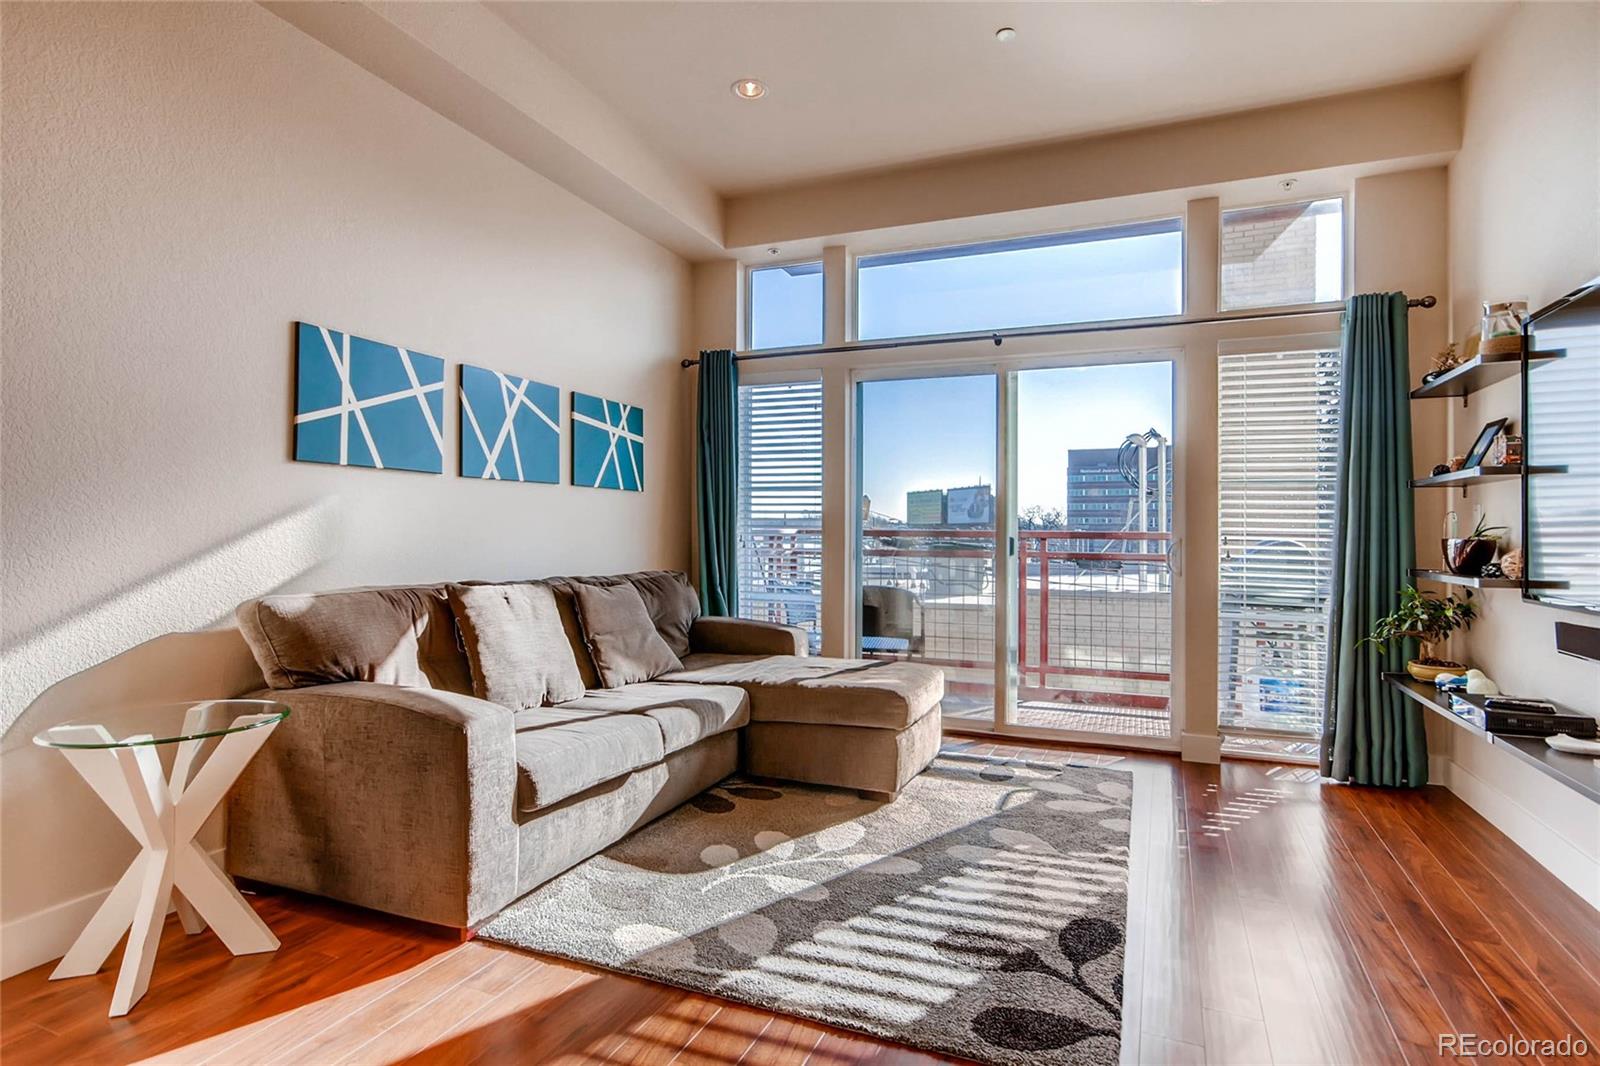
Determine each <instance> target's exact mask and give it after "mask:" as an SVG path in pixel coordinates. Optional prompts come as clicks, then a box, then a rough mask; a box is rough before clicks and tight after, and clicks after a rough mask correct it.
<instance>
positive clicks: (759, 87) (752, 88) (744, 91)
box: [733, 78, 767, 100]
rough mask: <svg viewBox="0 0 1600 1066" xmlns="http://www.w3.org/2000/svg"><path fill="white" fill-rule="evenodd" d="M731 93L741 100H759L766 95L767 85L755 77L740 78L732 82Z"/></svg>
mask: <svg viewBox="0 0 1600 1066" xmlns="http://www.w3.org/2000/svg"><path fill="white" fill-rule="evenodd" d="M733 95H735V96H737V97H738V98H739V99H741V100H759V99H761V98H762V97H763V96H765V95H767V87H766V86H765V85H763V84H761V82H759V81H757V80H756V79H755V78H740V79H739V80H738V81H736V82H734V83H733Z"/></svg>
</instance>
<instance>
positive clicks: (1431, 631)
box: [1366, 534, 1478, 665]
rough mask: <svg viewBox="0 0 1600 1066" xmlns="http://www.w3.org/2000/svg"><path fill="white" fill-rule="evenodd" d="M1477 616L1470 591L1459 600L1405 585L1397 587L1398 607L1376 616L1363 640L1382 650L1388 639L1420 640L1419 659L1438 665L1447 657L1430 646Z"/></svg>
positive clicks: (1466, 624) (1442, 640)
mask: <svg viewBox="0 0 1600 1066" xmlns="http://www.w3.org/2000/svg"><path fill="white" fill-rule="evenodd" d="M1474 535H1476V534H1474ZM1477 617H1478V605H1477V604H1475V603H1473V602H1472V594H1471V593H1468V594H1467V595H1466V597H1464V598H1460V599H1458V598H1456V597H1455V596H1438V595H1436V594H1434V593H1432V592H1419V591H1417V589H1416V588H1415V587H1413V586H1411V585H1407V586H1405V587H1404V588H1402V589H1401V590H1400V606H1398V607H1396V608H1395V609H1394V610H1393V611H1392V612H1390V613H1389V614H1387V615H1384V616H1383V617H1382V618H1380V619H1378V621H1377V623H1376V624H1375V625H1374V626H1373V627H1372V635H1371V636H1369V637H1367V638H1366V641H1367V642H1371V643H1372V644H1373V645H1375V646H1376V647H1378V648H1379V649H1382V648H1383V647H1384V646H1385V645H1387V644H1388V643H1389V642H1390V641H1391V640H1404V639H1406V638H1408V637H1410V638H1415V639H1416V640H1418V641H1421V643H1422V662H1423V663H1424V664H1428V665H1439V664H1443V663H1447V662H1449V661H1450V660H1448V659H1438V658H1435V657H1434V656H1433V654H1432V647H1433V646H1434V645H1436V644H1442V643H1443V642H1444V641H1445V640H1446V639H1448V638H1449V636H1450V634H1451V633H1454V632H1455V631H1456V630H1458V629H1471V628H1472V622H1473V620H1474V619H1475V618H1477Z"/></svg>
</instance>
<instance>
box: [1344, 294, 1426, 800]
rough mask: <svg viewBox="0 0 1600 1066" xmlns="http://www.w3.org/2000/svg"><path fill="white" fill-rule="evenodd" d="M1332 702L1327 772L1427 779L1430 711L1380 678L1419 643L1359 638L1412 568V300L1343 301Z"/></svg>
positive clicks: (1353, 778)
mask: <svg viewBox="0 0 1600 1066" xmlns="http://www.w3.org/2000/svg"><path fill="white" fill-rule="evenodd" d="M1341 346H1342V348H1343V352H1342V355H1343V363H1344V392H1343V401H1342V403H1341V407H1340V410H1341V416H1342V417H1341V420H1340V425H1341V429H1340V470H1341V471H1342V473H1343V478H1342V481H1341V484H1340V486H1339V514H1338V521H1337V523H1336V530H1337V533H1336V538H1337V539H1336V541H1335V553H1336V554H1335V565H1334V579H1333V604H1334V609H1333V624H1332V630H1331V634H1332V640H1331V641H1330V644H1331V650H1330V655H1329V669H1328V680H1329V706H1328V709H1327V714H1326V716H1325V719H1324V721H1325V725H1324V731H1323V738H1322V773H1323V774H1324V776H1327V777H1332V778H1335V779H1337V780H1340V781H1350V782H1354V783H1355V784H1358V785H1387V786H1390V787H1401V786H1404V787H1409V788H1416V787H1418V786H1421V785H1425V784H1427V782H1428V741H1427V737H1426V735H1425V734H1424V733H1423V728H1422V710H1421V708H1420V707H1418V706H1417V705H1416V704H1415V703H1413V702H1412V701H1410V700H1408V699H1406V698H1405V697H1404V696H1402V695H1401V694H1400V693H1399V692H1396V691H1395V690H1394V689H1393V688H1392V687H1391V686H1389V685H1386V684H1384V682H1383V679H1382V677H1381V676H1380V675H1381V674H1383V673H1384V672H1385V671H1398V670H1404V669H1405V663H1406V659H1407V658H1409V653H1410V651H1411V648H1412V646H1413V645H1414V642H1413V641H1400V642H1395V643H1391V644H1389V645H1388V646H1387V650H1385V651H1379V650H1378V649H1377V648H1376V647H1374V646H1373V645H1372V644H1370V643H1362V639H1363V638H1364V637H1366V635H1367V634H1368V633H1371V632H1372V627H1373V624H1374V623H1375V622H1376V621H1377V620H1378V619H1379V618H1381V617H1382V616H1383V615H1386V614H1388V613H1389V612H1390V611H1392V610H1393V609H1394V607H1395V605H1396V603H1397V602H1398V600H1399V591H1400V588H1401V586H1403V585H1406V584H1408V583H1409V582H1410V581H1411V568H1412V567H1413V566H1414V565H1416V550H1415V547H1414V543H1415V542H1414V540H1413V518H1412V506H1411V488H1410V479H1411V407H1410V399H1409V397H1408V396H1407V392H1408V390H1409V386H1410V378H1411V374H1410V360H1409V347H1408V344H1407V339H1406V298H1405V294H1404V293H1398V292H1391V293H1383V294H1378V295H1368V296H1355V297H1352V298H1351V299H1350V300H1349V302H1348V303H1346V305H1345V312H1344V331H1343V337H1342V345H1341Z"/></svg>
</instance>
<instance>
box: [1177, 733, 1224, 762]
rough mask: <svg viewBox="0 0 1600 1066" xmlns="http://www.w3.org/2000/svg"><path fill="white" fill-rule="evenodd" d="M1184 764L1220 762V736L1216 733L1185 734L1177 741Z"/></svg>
mask: <svg viewBox="0 0 1600 1066" xmlns="http://www.w3.org/2000/svg"><path fill="white" fill-rule="evenodd" d="M1178 751H1179V754H1181V755H1182V757H1183V761H1184V762H1204V763H1211V764H1212V765H1216V764H1218V763H1220V762H1222V736H1221V735H1220V734H1218V733H1185V734H1183V736H1182V738H1180V740H1179V747H1178Z"/></svg>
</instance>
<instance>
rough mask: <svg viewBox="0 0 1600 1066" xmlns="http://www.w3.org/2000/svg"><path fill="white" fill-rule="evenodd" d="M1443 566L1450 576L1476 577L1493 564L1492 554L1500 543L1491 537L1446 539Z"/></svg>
mask: <svg viewBox="0 0 1600 1066" xmlns="http://www.w3.org/2000/svg"><path fill="white" fill-rule="evenodd" d="M1442 543H1443V544H1444V566H1445V569H1446V570H1448V571H1450V572H1451V573H1452V574H1459V575H1460V576H1462V577H1477V576H1478V575H1479V574H1481V573H1483V568H1484V567H1485V566H1488V565H1489V564H1490V563H1492V562H1494V553H1495V551H1496V550H1498V549H1499V547H1500V542H1499V541H1498V540H1496V539H1495V538H1493V537H1446V538H1445V539H1444V541H1443V542H1442Z"/></svg>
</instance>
